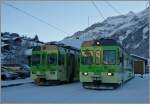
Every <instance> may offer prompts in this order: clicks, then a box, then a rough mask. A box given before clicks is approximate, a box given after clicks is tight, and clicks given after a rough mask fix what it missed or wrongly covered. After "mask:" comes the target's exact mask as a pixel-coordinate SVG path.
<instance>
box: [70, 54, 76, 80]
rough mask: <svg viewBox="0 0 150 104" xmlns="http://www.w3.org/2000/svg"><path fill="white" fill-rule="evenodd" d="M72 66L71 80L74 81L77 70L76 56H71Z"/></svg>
mask: <svg viewBox="0 0 150 104" xmlns="http://www.w3.org/2000/svg"><path fill="white" fill-rule="evenodd" d="M70 65H71V69H70V77H69V80H70V81H73V79H74V77H75V69H76V62H75V55H74V54H70Z"/></svg>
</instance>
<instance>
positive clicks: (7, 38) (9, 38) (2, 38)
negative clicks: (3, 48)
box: [1, 37, 11, 41]
mask: <svg viewBox="0 0 150 104" xmlns="http://www.w3.org/2000/svg"><path fill="white" fill-rule="evenodd" d="M1 39H2V40H4V41H5V40H10V39H11V38H4V37H1Z"/></svg>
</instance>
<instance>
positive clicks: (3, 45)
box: [1, 42, 9, 47]
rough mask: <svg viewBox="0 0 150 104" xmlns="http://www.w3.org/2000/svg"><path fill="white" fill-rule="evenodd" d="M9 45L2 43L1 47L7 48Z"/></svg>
mask: <svg viewBox="0 0 150 104" xmlns="http://www.w3.org/2000/svg"><path fill="white" fill-rule="evenodd" d="M7 45H9V44H5V43H4V42H1V47H5V46H7Z"/></svg>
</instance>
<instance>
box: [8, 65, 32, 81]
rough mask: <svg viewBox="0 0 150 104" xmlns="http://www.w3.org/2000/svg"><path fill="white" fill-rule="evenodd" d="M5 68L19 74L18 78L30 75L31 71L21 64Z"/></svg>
mask: <svg viewBox="0 0 150 104" xmlns="http://www.w3.org/2000/svg"><path fill="white" fill-rule="evenodd" d="M5 68H7V69H9V70H11V71H12V72H15V73H17V74H18V78H23V79H24V78H27V77H29V76H30V71H29V69H27V68H26V67H22V66H20V65H17V66H5Z"/></svg>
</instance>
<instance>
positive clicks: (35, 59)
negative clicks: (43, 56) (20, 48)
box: [31, 54, 40, 65]
mask: <svg viewBox="0 0 150 104" xmlns="http://www.w3.org/2000/svg"><path fill="white" fill-rule="evenodd" d="M31 60H32V65H37V64H40V54H33V55H32V57H31Z"/></svg>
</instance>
